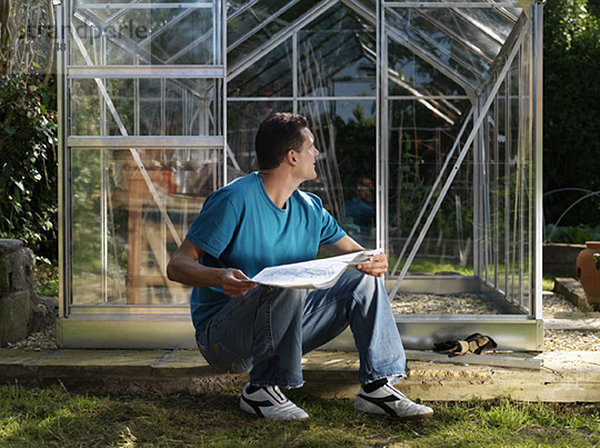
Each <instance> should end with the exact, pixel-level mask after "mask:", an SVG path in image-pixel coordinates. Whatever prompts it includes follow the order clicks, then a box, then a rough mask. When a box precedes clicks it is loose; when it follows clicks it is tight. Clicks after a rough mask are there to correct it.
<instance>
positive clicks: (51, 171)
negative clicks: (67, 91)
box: [0, 73, 57, 260]
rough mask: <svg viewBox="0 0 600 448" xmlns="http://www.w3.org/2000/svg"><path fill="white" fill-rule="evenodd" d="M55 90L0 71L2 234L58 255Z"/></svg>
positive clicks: (45, 253) (40, 252) (23, 75)
mask: <svg viewBox="0 0 600 448" xmlns="http://www.w3.org/2000/svg"><path fill="white" fill-rule="evenodd" d="M54 100H55V99H54V94H53V88H52V87H47V86H46V85H44V84H43V83H41V82H39V81H38V79H37V78H36V77H34V76H31V75H28V74H26V73H21V74H12V75H0V195H1V197H2V201H0V238H18V239H21V240H23V241H25V243H26V245H27V246H28V247H30V248H31V249H32V250H33V251H34V252H35V253H36V254H38V255H41V256H44V257H47V258H49V259H52V260H55V259H56V257H57V222H56V218H57V156H56V143H57V137H56V129H57V126H56V114H55V112H54V111H51V110H48V108H47V107H46V106H45V104H49V103H53V102H54Z"/></svg>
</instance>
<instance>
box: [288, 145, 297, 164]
mask: <svg viewBox="0 0 600 448" xmlns="http://www.w3.org/2000/svg"><path fill="white" fill-rule="evenodd" d="M287 160H288V162H289V163H290V164H291V165H295V164H296V151H294V150H293V149H290V150H289V151H288V152H287Z"/></svg>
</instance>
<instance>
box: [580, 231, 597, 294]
mask: <svg viewBox="0 0 600 448" xmlns="http://www.w3.org/2000/svg"><path fill="white" fill-rule="evenodd" d="M585 245H586V248H585V249H583V250H582V251H581V252H579V255H578V256H577V279H578V280H579V281H580V282H581V286H583V290H584V292H585V295H586V297H587V299H588V303H590V304H592V303H600V262H596V261H595V260H594V254H597V253H600V241H586V243H585Z"/></svg>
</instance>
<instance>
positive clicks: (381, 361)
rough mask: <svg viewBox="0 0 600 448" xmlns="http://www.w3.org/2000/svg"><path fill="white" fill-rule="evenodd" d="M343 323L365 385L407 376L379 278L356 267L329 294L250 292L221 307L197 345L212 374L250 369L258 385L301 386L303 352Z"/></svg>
mask: <svg viewBox="0 0 600 448" xmlns="http://www.w3.org/2000/svg"><path fill="white" fill-rule="evenodd" d="M348 325H350V329H351V330H352V334H353V336H354V341H355V344H356V348H357V350H358V354H359V359H360V368H359V373H358V379H359V381H360V382H361V383H362V384H366V383H370V382H372V381H375V380H378V379H380V378H384V377H386V378H390V380H391V382H395V381H397V379H399V378H401V377H403V376H404V372H405V365H406V356H405V354H404V348H403V346H402V341H401V339H400V334H399V333H398V328H397V327H396V322H395V319H394V315H393V313H392V309H391V307H390V303H389V300H388V297H387V293H386V291H385V287H384V284H383V280H382V279H381V278H376V277H373V276H370V275H366V274H363V273H361V272H359V271H356V270H354V271H350V272H347V273H345V274H344V275H343V276H342V277H341V278H340V280H339V281H338V282H337V283H336V284H335V285H334V286H333V287H332V288H330V289H321V290H307V289H282V288H273V287H269V286H259V287H257V288H254V289H253V290H252V291H250V292H248V293H247V294H246V295H245V296H243V297H238V298H235V299H231V300H230V301H229V302H228V303H227V304H226V305H225V306H224V307H223V308H222V309H221V310H219V312H218V313H217V314H215V315H214V316H213V317H212V318H211V320H210V321H209V323H208V325H207V326H206V328H205V329H204V330H203V331H201V332H200V333H198V334H197V342H198V347H199V349H200V352H201V353H202V355H203V356H204V357H205V358H206V360H207V361H208V363H209V364H211V365H212V366H213V367H215V368H216V369H217V370H221V371H224V372H229V373H242V372H247V371H250V382H251V383H252V384H254V385H256V386H275V385H277V386H280V387H285V388H294V387H300V386H302V384H304V381H303V380H302V368H301V360H302V355H303V354H304V353H307V352H310V351H311V350H314V349H315V348H317V347H319V346H321V345H323V344H325V343H326V342H328V341H330V340H331V339H333V338H334V337H336V336H337V335H339V334H340V333H341V332H342V331H344V329H345V328H346V327H347V326H348Z"/></svg>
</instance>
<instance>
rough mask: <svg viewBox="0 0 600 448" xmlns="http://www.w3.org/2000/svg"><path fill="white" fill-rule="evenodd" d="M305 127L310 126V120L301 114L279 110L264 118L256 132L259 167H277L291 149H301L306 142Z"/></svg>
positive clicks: (267, 168) (264, 168)
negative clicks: (303, 132)
mask: <svg viewBox="0 0 600 448" xmlns="http://www.w3.org/2000/svg"><path fill="white" fill-rule="evenodd" d="M304 128H308V120H307V119H306V117H304V116H303V115H299V114H292V113H289V112H279V113H276V114H273V115H271V116H270V117H269V118H267V119H266V120H264V121H263V122H262V123H261V124H260V127H259V128H258V132H257V133H256V141H255V144H256V158H257V159H258V168H259V169H261V170H270V169H272V168H277V167H278V166H279V165H280V164H281V162H282V161H283V159H284V158H285V155H286V154H287V152H288V151H289V150H290V149H294V150H299V149H300V148H301V147H302V144H303V143H304V136H303V135H302V129H304Z"/></svg>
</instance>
